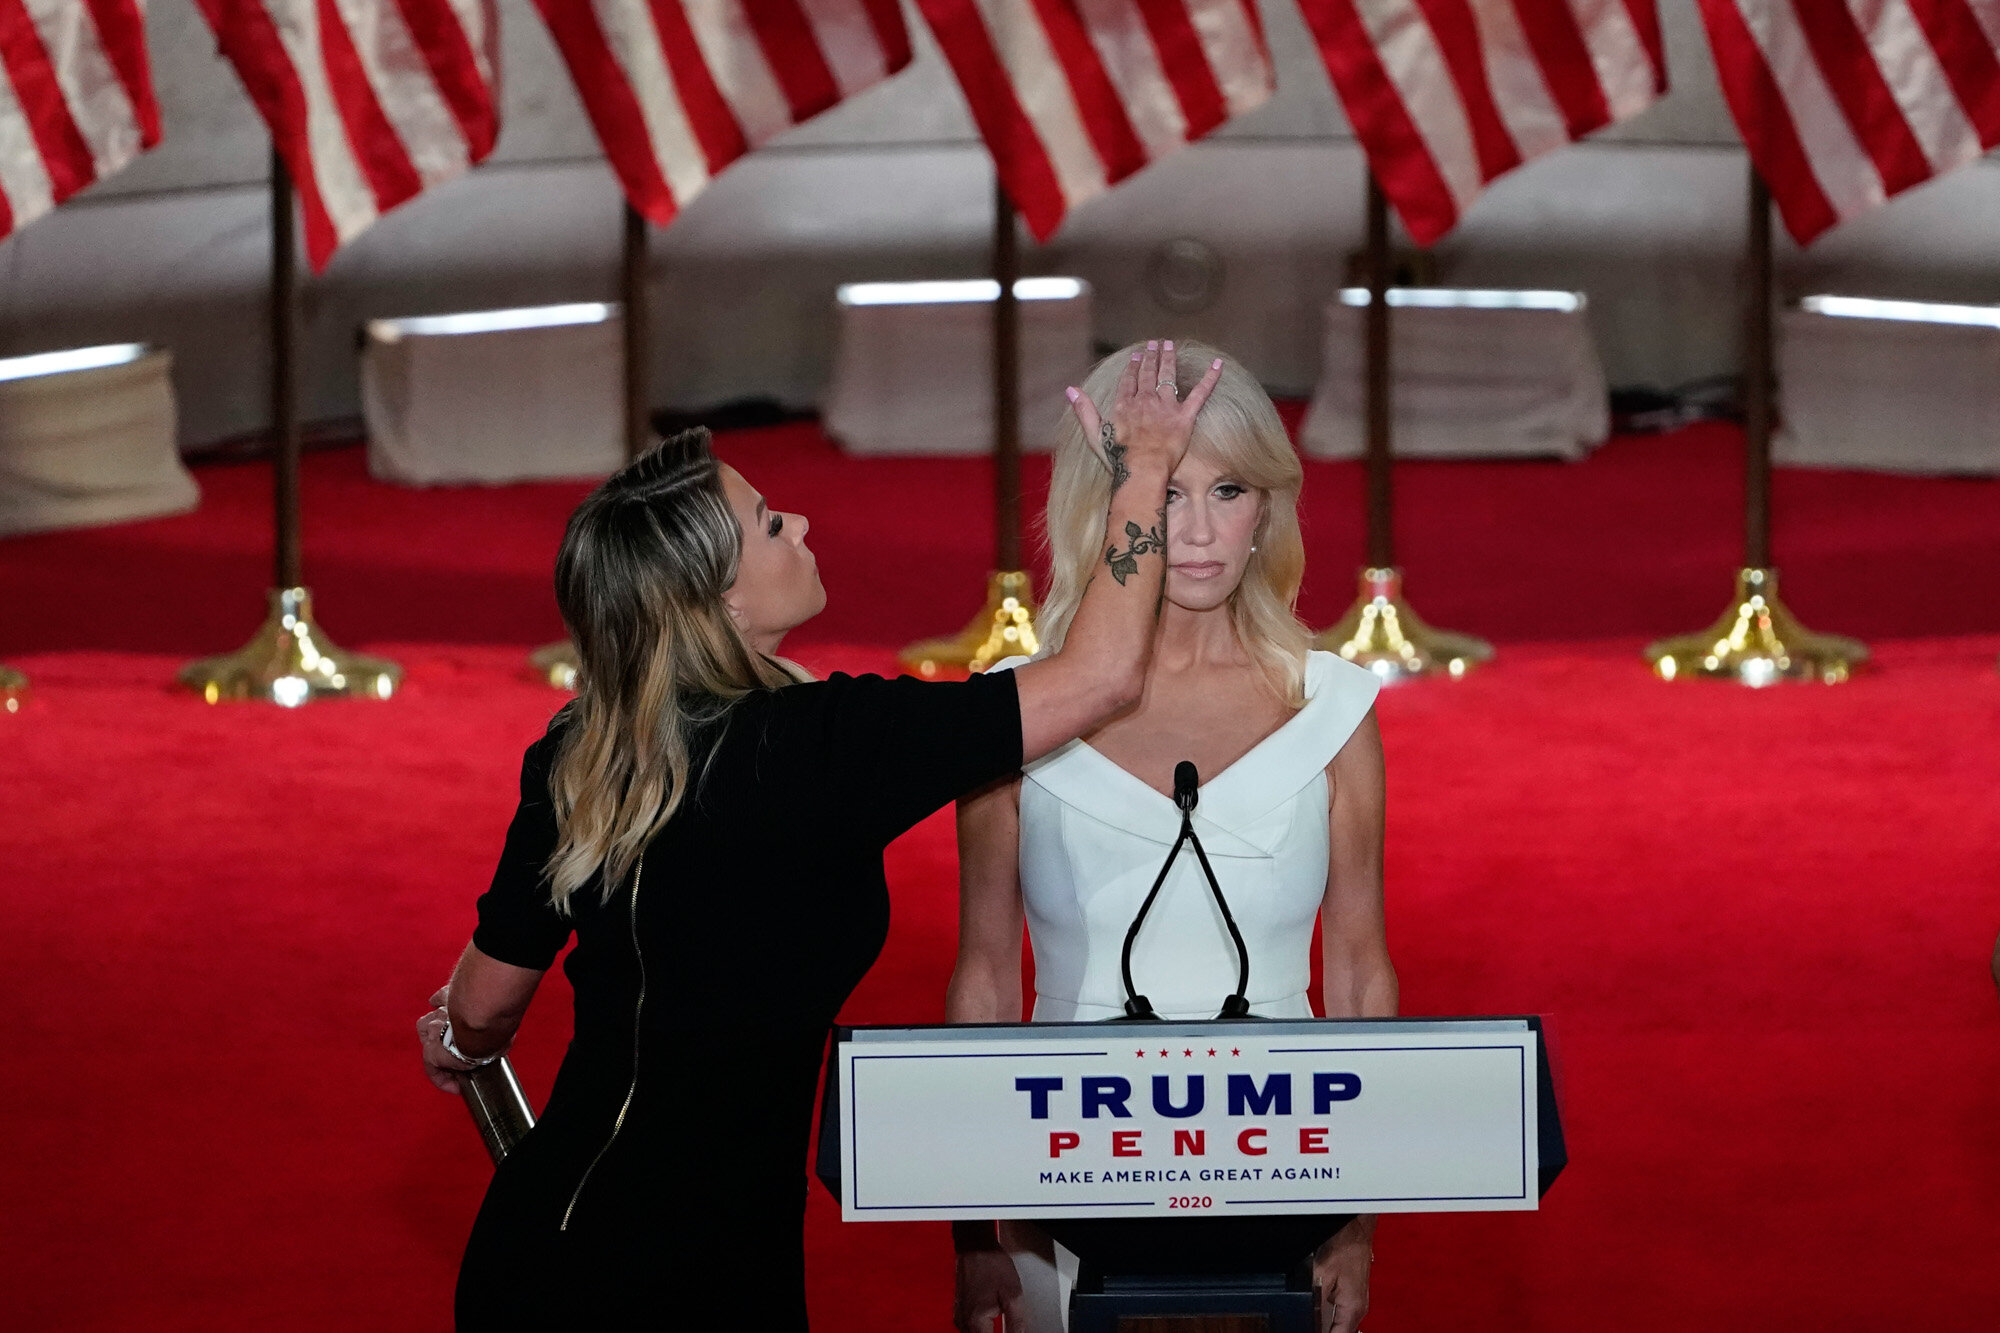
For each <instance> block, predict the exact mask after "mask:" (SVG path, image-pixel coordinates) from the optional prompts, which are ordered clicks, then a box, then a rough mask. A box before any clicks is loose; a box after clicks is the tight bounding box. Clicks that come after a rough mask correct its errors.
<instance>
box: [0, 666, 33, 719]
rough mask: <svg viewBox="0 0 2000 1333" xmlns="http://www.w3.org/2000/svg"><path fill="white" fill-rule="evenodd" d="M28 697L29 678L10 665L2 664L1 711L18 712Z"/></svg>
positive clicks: (0, 674) (0, 672)
mask: <svg viewBox="0 0 2000 1333" xmlns="http://www.w3.org/2000/svg"><path fill="white" fill-rule="evenodd" d="M27 697H28V678H27V677H26V676H24V675H22V674H21V673H20V672H18V671H16V670H14V668H12V667H10V666H0V713H18V712H20V711H21V705H22V703H24V702H25V701H26V700H27Z"/></svg>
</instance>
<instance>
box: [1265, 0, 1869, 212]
mask: <svg viewBox="0 0 2000 1333" xmlns="http://www.w3.org/2000/svg"><path fill="white" fill-rule="evenodd" d="M1825 2H1826V3H1831V4H1838V3H1839V0H1825ZM1299 8H1300V10H1301V11H1302V12H1303V13H1304V14H1305V17H1306V22H1307V24H1308V25H1309V26H1310V27H1311V28H1312V32H1313V36H1314V38H1315V39H1316V40H1317V42H1318V43H1319V50H1320V56H1321V58H1322V59H1324V60H1325V62H1326V68H1327V73H1329V74H1330V75H1332V76H1333V86H1334V88H1335V90H1337V91H1338V92H1339V94H1340V100H1341V102H1342V103H1343V104H1344V105H1345V106H1346V107H1347V118H1348V120H1349V121H1351V122H1352V123H1353V126H1354V134H1355V137H1356V138H1357V139H1359V140H1360V141H1361V145H1362V147H1363V149H1365V150H1366V151H1367V154H1368V165H1369V168H1370V169H1371V170H1372V171H1373V172H1374V173H1375V179H1376V180H1377V181H1379V182H1381V185H1382V191H1383V193H1384V194H1386V195H1387V196H1388V197H1389V202H1390V203H1392V204H1394V205H1395V208H1396V212H1397V215H1398V216H1400V217H1401V218H1402V220H1403V226H1404V228H1405V229H1406V230H1407V231H1408V232H1409V233H1410V237H1411V239H1413V240H1414V241H1416V243H1417V244H1418V245H1429V244H1431V243H1432V242H1433V241H1435V240H1437V239H1438V238H1439V237H1440V236H1443V235H1444V234H1445V233H1446V232H1448V231H1450V230H1451V229H1452V228H1453V227H1455V226H1457V225H1458V220H1459V219H1460V218H1462V217H1463V216H1465V210H1466V209H1468V208H1470V207H1471V206H1472V201H1473V200H1475V199H1477V198H1478V197H1479V193H1480V191H1482V190H1483V189H1485V188H1486V186H1487V185H1488V184H1490V183H1491V182H1492V181H1493V180H1494V179H1495V178H1496V177H1498V176H1500V175H1501V174H1502V173H1504V172H1507V171H1511V170H1513V169H1514V168H1515V167H1518V166H1520V165H1521V164H1522V163H1523V162H1527V161H1529V160H1530V159H1532V158H1536V157H1540V156H1541V155H1542V154H1544V153H1547V152H1551V151H1553V150H1554V149H1557V148H1561V147H1562V146H1563V145H1565V144H1568V143H1573V142H1575V141H1576V140H1578V139H1581V138H1583V137H1584V136H1585V135H1587V134H1589V133H1591V132H1592V131H1593V130H1599V129H1602V128H1603V127H1604V126H1606V125H1609V124H1611V123H1612V122H1614V121H1619V120H1623V119H1625V118H1626V117H1628V116H1632V115H1636V114H1638V113H1639V112H1640V111H1643V110H1645V109H1646V108H1647V107H1648V106H1651V105H1652V104H1653V102H1654V100H1655V99H1657V98H1658V97H1659V95H1660V94H1661V93H1663V92H1665V91H1666V88H1667V65H1666V57H1665V55H1664V53H1663V51H1662V48H1661V44H1660V16H1659V11H1658V9H1657V8H1656V7H1655V3H1654V0H1299Z"/></svg>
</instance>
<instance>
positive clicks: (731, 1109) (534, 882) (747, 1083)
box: [418, 343, 1221, 1329]
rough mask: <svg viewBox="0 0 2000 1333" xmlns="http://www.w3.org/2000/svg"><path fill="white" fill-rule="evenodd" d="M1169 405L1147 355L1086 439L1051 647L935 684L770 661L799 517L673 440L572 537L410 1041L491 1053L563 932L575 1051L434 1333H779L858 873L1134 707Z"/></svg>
mask: <svg viewBox="0 0 2000 1333" xmlns="http://www.w3.org/2000/svg"><path fill="white" fill-rule="evenodd" d="M1220 364H1221V363H1220V362H1217V363H1216V365H1215V366H1214V367H1211V368H1210V372H1209V374H1208V376H1207V377H1206V378H1205V379H1204V380H1203V381H1202V382H1201V384H1200V385H1199V386H1197V387H1196V388H1195V389H1194V390H1193V391H1192V392H1190V394H1189V395H1188V398H1187V400H1186V401H1185V402H1181V401H1177V400H1176V398H1175V395H1174V373H1175V368H1174V357H1173V347H1172V344H1171V343H1169V344H1166V345H1165V346H1164V347H1161V346H1158V345H1155V344H1150V343H1149V344H1148V345H1147V349H1146V351H1145V352H1144V353H1142V354H1138V355H1135V356H1134V358H1133V361H1132V363H1131V365H1130V367H1129V368H1128V371H1127V374H1126V377H1125V381H1124V383H1123V385H1122V386H1121V391H1120V393H1119V395H1118V398H1117V400H1116V402H1115V403H1114V405H1113V408H1112V415H1111V420H1110V421H1109V422H1104V423H1100V422H1099V421H1098V420H1097V414H1096V412H1095V409H1094V408H1093V407H1092V406H1091V405H1090V400H1089V399H1087V398H1081V399H1079V396H1078V395H1077V394H1076V393H1075V391H1074V390H1072V391H1071V400H1072V402H1074V403H1075V404H1076V407H1077V410H1078V413H1079V415H1080V416H1082V417H1083V418H1084V425H1085V426H1086V428H1087V429H1088V431H1089V433H1090V435H1091V436H1092V437H1093V438H1097V439H1100V440H1101V441H1102V444H1103V448H1104V450H1105V453H1106V461H1107V463H1109V464H1110V466H1111V468H1112V471H1113V474H1114V476H1116V477H1117V478H1118V484H1117V485H1115V486H1114V488H1113V491H1112V495H1111V501H1110V506H1109V511H1108V513H1107V514H1106V521H1107V533H1108V534H1109V535H1108V536H1107V539H1106V543H1105V546H1106V551H1105V569H1104V570H1102V571H1100V572H1101V573H1105V574H1108V575H1109V577H1104V578H1099V579H1097V580H1096V581H1095V583H1094V584H1093V585H1092V586H1091V588H1090V590H1089V591H1088V592H1087V593H1086V594H1085V595H1084V598H1083V603H1082V606H1081V607H1080V609H1079V610H1078V612H1077V615H1076V619H1075V621H1074V622H1073V625H1072V627H1071V629H1070V632H1069V637H1068V640H1067V642H1066V645H1065V647H1064V649H1063V651H1062V652H1061V653H1059V654H1057V655H1056V656H1054V657H1052V658H1050V659H1048V660H1046V661H1043V662H1038V663H1035V664H1034V665H1032V666H1027V667H1023V668H1022V669H1021V670H1019V671H1010V672H998V673H995V674H993V675H991V676H978V677H974V678H973V679H971V680H967V681H961V682H933V683H926V682H921V681H917V680H912V679H908V678H900V679H895V680H885V679H883V678H881V677H877V676H856V677H850V676H844V675H836V676H834V677H832V678H830V679H828V680H824V681H810V680H807V679H805V678H804V677H803V673H801V672H799V671H798V670H797V669H796V668H793V667H791V666H790V665H789V664H787V663H785V662H784V661H783V660H782V659H780V658H779V657H778V655H777V654H778V648H779V644H780V642H781V640H782V639H783V638H784V636H785V634H786V632H787V631H789V630H791V629H793V628H795V627H796V626H798V625H799V624H801V623H803V622H804V621H805V620H807V619H809V618H810V617H811V616H813V615H814V614H816V613H817V612H818V611H819V610H820V608H821V607H822V606H823V605H824V604H825V600H826V595H825V593H824V592H823V591H822V590H821V588H820V585H819V576H818V571H817V567H816V566H815V564H814V561H813V557H812V554H811V552H809V551H808V550H807V549H806V547H805V544H804V537H805V533H806V522H805V520H804V519H803V518H801V517H799V516H798V515H796V514H786V513H778V512H774V511H772V510H770V509H768V508H767V507H766V505H765V502H764V500H763V498H762V497H761V496H759V495H758V494H757V492H756V491H755V490H754V489H752V488H751V486H750V484H749V483H748V482H746V481H744V480H743V478H742V477H741V476H740V475H738V474H737V473H736V472H735V471H734V470H733V469H730V468H727V467H723V466H721V465H720V464H719V463H717V461H716V460H715V458H714V456H713V455H712V454H711V453H710V452H709V446H708V436H707V432H705V431H691V432H686V433H684V434H681V435H678V436H675V437H674V438H673V439H671V440H668V441H666V442H665V443H664V444H662V445H661V446H659V447H658V448H657V449H655V450H654V451H653V452H651V453H649V454H647V455H646V456H645V457H643V458H641V459H639V460H638V461H637V462H635V463H633V464H631V465H630V466H629V467H627V468H625V469H624V470H623V471H621V472H619V473H617V474H616V475H615V476H613V477H612V478H611V479H610V480H608V481H606V482H605V483H604V485H603V486H601V487H599V488H598V490H596V491H595V492H593V493H592V494H591V496H590V497H589V498H588V499H586V500H585V501H584V502H583V504H582V505H581V506H579V507H578V509H577V511H576V513H575V514H574V515H573V516H572V517H571V519H570V523H569V529H568V531H567V533H566V534H565V535H564V538H563V545H562V551H561V554H560V555H559V556H558V558H557V564H556V596H557V601H558V602H559V604H560V605H561V608H562V613H563V618H564V620H565V622H566V623H567V624H568V626H569V629H570V632H571V634H572V635H573V636H574V638H575V640H576V643H577V647H578V650H579V654H580V656H581V659H582V664H583V670H582V673H581V682H580V688H579V691H578V696H577V699H576V700H575V701H574V702H573V703H571V704H570V705H569V706H568V707H566V708H564V709H563V710H562V712H561V713H559V714H558V715H557V716H556V719H555V721H554V722H553V723H552V724H551V725H550V727H549V731H548V734H547V735H545V736H544V737H543V738H542V739H541V740H539V741H537V742H536V743H535V744H533V745H532V746H530V747H529V748H528V752H527V756H526V759H525V761H524V762H523V764H522V767H521V803H520V806H519V808H518V809H517V811H516V813H515V816H514V822H513V824H512V826H511V827H510V828H509V829H508V832H507V841H506V846H505V848H504V850H503V851H502V853H501V857H500V865H499V868H498V870H497V871H496V872H495V874H494V877H493V884H492V887H491V888H490V889H489V890H488V891H487V892H486V893H485V895H483V896H482V897H481V898H480V900H479V924H478V928H477V929H476V930H475V931H474V932H473V936H472V941H471V943H470V944H468V945H467V946H466V949H465V953H464V955H463V957H461V958H460V960H459V963H458V966H457V968H456V970H455V971H454V972H453V973H452V979H451V983H450V985H449V986H448V987H446V989H445V990H443V991H440V992H439V994H438V995H437V996H436V997H434V998H433V1004H435V1005H437V1006H438V1007H437V1008H436V1009H434V1010H433V1011H432V1012H431V1013H429V1014H426V1015H425V1016H424V1017H423V1018H422V1019H420V1020H419V1022H418V1032H419V1038H420V1040H421V1041H422V1043H423V1050H424V1060H425V1063H426V1066H427V1068H428V1069H429V1071H430V1074H431V1077H432V1080H433V1081H434V1082H436V1083H437V1084H438V1085H439V1086H440V1087H443V1088H446V1089H447V1090H455V1086H456V1085H455V1083H454V1081H453V1076H454V1074H455V1073H457V1072H461V1071H463V1070H465V1069H468V1068H471V1067H473V1066H474V1065H475V1064H477V1063H481V1062H484V1061H487V1060H490V1059H493V1058H497V1057H498V1056H499V1055H500V1054H501V1053H502V1052H504V1051H505V1050H506V1049H507V1045H508V1043H509V1042H510V1041H511V1040H512V1039H513V1035H514V1031H515V1029H516V1028H517V1026H518V1025H519V1023H520V1019H521V1016H522V1014H523V1013H524V1012H525V1011H526V1009H527V1006H528V1003H529V1001H530V1000H531V999H532V998H533V996H534V992H535V988H536V986H537V985H538V984H539V983H540V981H541V978H542V974H543V973H544V972H545V971H546V970H547V969H548V967H549V965H550V964H551V963H552V962H553V961H554V960H555V957H556V955H557V953H558V952H560V951H561V949H562V947H563V946H564V944H566V943H567V942H568V940H569V936H570V933H571V932H572V931H574V932H575V934H576V937H577V943H576V948H575V949H574V950H572V951H571V953H570V955H569V959H568V961H567V963H566V965H565V969H564V970H565V971H566V973H567V974H568V976H569V979H570V984H571V986H572V987H573V988H574V990H575V995H576V1030H575V1035H574V1037H573V1039H572V1041H571V1042H570V1046H569V1051H568V1053H567V1054H566V1055H565V1057H564V1059H563V1063H562V1068H561V1071H560V1072H559V1073H558V1074H557V1076H556V1082H555V1087H554V1089H553V1091H552V1092H551V1093H550V1096H549V1102H548V1105H547V1107H546V1108H544V1110H543V1113H542V1118H541V1121H540V1123H539V1124H537V1125H536V1127H535V1128H534V1130H532V1131H531V1132H530V1133H529V1134H528V1136H527V1138H526V1139H525V1140H524V1141H523V1142H522V1143H521V1145H520V1146H519V1147H518V1148H516V1149H515V1151H514V1152H513V1153H512V1154H510V1155H509V1156H508V1157H507V1159H506V1160H505V1161H504V1162H503V1163H502V1164H501V1165H500V1167H499V1169H498V1170H497V1171H496V1172H495V1173H494V1177H493V1183H492V1185H491V1187H490V1188H489V1189H488V1191H487V1194H486V1200H485V1203H484V1205H483V1206H482V1207H481V1208H480V1211H479V1216H478V1219H477V1220H476V1221H475V1222H474V1223H473V1228H472V1236H471V1239H470V1241H469V1242H468V1243H467V1246H466V1251H465V1259H464V1262H463V1265H462V1266H461V1268H460V1271H459V1280H458V1294H457V1319H458V1326H459V1327H460V1328H461V1329H491V1328H495V1327H538V1328H552V1327H569V1328H630V1327H646V1326H654V1327H675V1328H678V1327H689V1326H694V1325H696V1324H699V1323H704V1322H711V1321H712V1320H713V1317H714V1316H713V1315H712V1313H710V1312H712V1311H714V1310H716V1309H717V1308H718V1307H721V1308H733V1309H734V1310H736V1311H738V1312H739V1313H738V1314H736V1315H735V1316H733V1317H730V1318H727V1319H726V1320H725V1322H729V1323H732V1324H736V1325H739V1326H741V1327H746V1328H757V1329H803V1328H804V1327H805V1324H806V1313H805V1309H806V1306H805V1282H804V1255H803V1249H802V1235H803V1220H804V1212H805V1188H806V1173H805V1154H806V1144H807V1138H808V1133H809V1129H810V1120H811V1114H812V1104H813V1093H814V1087H815V1083H816V1080H817V1075H818V1072H819V1065H820V1057H821V1053H822V1051H823V1050H824V1048H825V1044H826V1037H827V1030H828V1028H829V1027H830V1025H831V1024H832V1023H833V1021H834V1018H835V1016H836V1015H837V1014H838V1012H839V1010H840V1007H841V1005H842V1003H843V1002H845V1000H846V998H847V996H848V994H849V993H850V992H851V991H852V990H853V988H854V986H855V984H856V983H857V982H858V981H859V980H860V979H861V976H862V974H863V973H865V972H866V971H867V970H868V967H869V966H870V964H872V963H873V962H874V960H875V957H876V954H877V953H878V952H879V951H880V949H881V946H882V942H883V939H884V937H885V935H886V933H887V929H888V918H889V902H888V893H887V887H886V885H885V883H884V881H883V875H882V849H883V848H884V847H885V846H886V845H887V844H888V843H889V842H890V841H891V840H892V839H894V838H895V837H896V836H897V835H898V834H900V833H902V832H903V831H904V830H905V829H907V828H909V827H910V826H911V825H913V824H915V823H916V822H917V821H918V820H920V819H922V818H923V817H924V816H925V815H927V814H929V813H930V812H932V811H933V810H936V809H939V808H940V807H942V806H944V805H946V804H949V803H950V802H951V801H952V800H954V799H956V798H957V797H959V796H960V795H963V794H964V793H966V792H968V791H970V790H972V789H974V788H976V787H979V786H982V785H984V784H985V783H988V782H991V781H993V780H994V779H996V778H999V777H1001V776H1003V775H1005V774H1008V773H1011V772H1013V771H1015V770H1016V769H1018V768H1019V767H1020V765H1021V764H1022V763H1023V762H1024V761H1025V760H1027V759H1033V758H1035V757H1036V756H1038V755H1041V754H1044V753H1046V752H1048V751H1049V750H1052V749H1054V748H1055V747H1056V746H1058V745H1061V744H1063V743H1065V742H1066V741H1068V740H1070V739H1071V738H1072V737H1075V736H1077V735H1079V734H1081V733H1083V732H1084V731H1087V730H1089V729H1090V728H1092V727H1094V726H1096V725H1098V724H1099V723H1101V722H1102V721H1104V720H1105V719H1106V718H1108V717H1109V716H1111V715H1112V714H1113V713H1115V712H1117V711H1118V710H1119V709H1121V708H1123V707H1125V706H1127V705H1128V704H1130V702H1131V701H1132V700H1134V699H1135V698H1137V696H1138V691H1139V687H1140V682H1141V680H1142V679H1143V676H1144V672H1145V667H1146V655H1147V653H1148V651H1149V649H1150V645H1151V642H1152V628H1153V620H1154V617H1155V615H1156V614H1157V609H1158V605H1159V599H1160V593H1161V588H1162V586H1163V585H1162V578H1163V575H1164V569H1165V564H1164V560H1163V558H1162V554H1161V553H1162V550H1163V548H1164V545H1165V540H1164V539H1165V526H1164V525H1165V505H1166V488H1167V479H1168V477H1169V476H1170V475H1171V474H1172V471H1173V469H1174V467H1175V465H1176V464H1177V463H1178V462H1179V460H1180V457H1181V455H1182V453H1183V452H1184V451H1185V449H1186V447H1187V441H1188V437H1189V433H1190V431H1191V428H1192V424H1193V420H1194V414H1195V412H1196V411H1198V410H1199V408H1200V406H1201V404H1202V402H1203V400H1204V399H1205V398H1206V397H1207V395H1208V392H1209V390H1210V389H1211V388H1212V387H1213V386H1214V383H1215V378H1216V375H1217V374H1218V373H1219V367H1220Z"/></svg>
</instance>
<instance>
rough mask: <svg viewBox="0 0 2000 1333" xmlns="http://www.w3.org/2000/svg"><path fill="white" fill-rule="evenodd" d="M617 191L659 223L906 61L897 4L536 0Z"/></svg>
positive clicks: (869, 0) (885, 0)
mask: <svg viewBox="0 0 2000 1333" xmlns="http://www.w3.org/2000/svg"><path fill="white" fill-rule="evenodd" d="M535 6H536V8H538V9H540V10H541V11H542V18H543V19H544V20H546V21H547V23H548V25H549V31H550V33H551V34H553V35H554V37H555V39H556V46H557V47H558V48H559V49H560V50H561V51H562V55H563V59H564V61H566V62H567V63H568V65H569V71H570V76H571V78H573V79H574V80H575V82H576V89H577V93H578V94H579V95H580V96H581V97H582V99H583V106H584V110H585V111H586V112H588V113H589V115H590V122H591V124H592V125H594V126H595V127H596V129H597V138H598V141H599V142H600V143H601V144H603V146H604V155H605V157H607V158H608V159H610V162H611V168H612V170H613V171H615V172H616V173H617V174H618V179H619V181H620V183H621V184H623V185H624V187H625V197H626V198H627V199H629V200H631V202H632V206H633V207H634V208H636V209H638V210H639V211H640V212H641V213H643V214H644V215H645V216H646V217H647V219H649V220H650V221H652V222H653V223H655V224H657V225H659V226H662V227H664V226H666V225H667V224H668V223H670V222H672V221H673V220H674V216H675V214H677V213H678V212H679V211H680V210H681V209H682V208H683V207H685V206H686V205H687V203H688V201H689V200H691V199H693V198H694V197H695V196H696V195H697V194H699V193H701V191H702V189H703V188H704V187H706V186H707V185H708V183H709V181H711V180H713V179H714V178H715V176H716V175H717V174H718V173H719V172H721V170H722V169H723V168H724V167H726V166H728V165H729V164H730V163H731V162H734V161H735V160H736V159H737V158H739V157H742V156H743V155H744V154H745V153H747V152H749V151H750V150H751V149H753V148H755V147H757V146H758V145H759V144H761V143H763V142H764V141H765V140H767V139H769V138H771V137H772V136H773V135H775V134H777V133H779V132H780V131H782V130H785V129H788V128H790V127H791V126H793V125H798V124H802V123H803V122H805V121H807V120H809V119H811V118H812V117H814V116H816V115H818V114H819V113H820V112H822V111H824V110H826V109H827V108H828V107H831V106H833V105H834V104H835V103H837V102H839V101H841V100H842V99H844V98H847V97H851V96H853V95H854V94H855V93H858V92H860V91H862V90H863V89H864V88H867V87H869V86H871V85H873V84H876V83H879V82H880V81H881V80H883V79H885V78H887V77H889V75H891V74H894V73H895V72H896V71H897V70H899V69H902V68H903V67H904V66H905V65H907V64H909V63H910V34H909V30H908V29H907V28H905V27H904V26H903V14H902V10H901V9H900V8H899V7H898V3H897V0H535Z"/></svg>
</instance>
